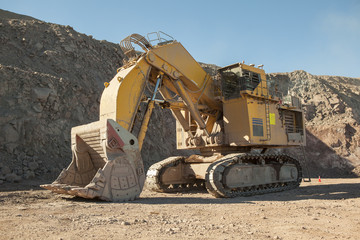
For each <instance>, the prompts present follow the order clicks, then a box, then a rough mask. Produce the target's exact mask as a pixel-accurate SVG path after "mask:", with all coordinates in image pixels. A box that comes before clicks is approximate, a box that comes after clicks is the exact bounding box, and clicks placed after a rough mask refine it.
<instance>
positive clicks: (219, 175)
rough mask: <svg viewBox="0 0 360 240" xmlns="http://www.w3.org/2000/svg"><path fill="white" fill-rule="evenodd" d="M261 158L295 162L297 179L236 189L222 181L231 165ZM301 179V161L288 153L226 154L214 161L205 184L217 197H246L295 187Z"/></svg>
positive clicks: (255, 162) (272, 161)
mask: <svg viewBox="0 0 360 240" xmlns="http://www.w3.org/2000/svg"><path fill="white" fill-rule="evenodd" d="M260 160H261V161H265V164H281V163H284V164H285V163H290V164H294V165H295V166H296V168H297V170H298V178H297V180H296V181H291V182H277V183H270V184H262V185H254V186H250V187H239V188H235V189H229V188H227V187H226V186H225V185H224V184H223V183H222V179H223V173H224V171H225V169H227V168H228V167H230V166H231V165H234V164H240V165H242V164H243V165H245V164H261V163H260ZM301 179H302V171H301V166H300V164H299V162H298V161H297V160H295V159H294V158H292V157H290V156H288V155H260V154H258V155H252V154H239V155H237V156H234V155H232V156H231V157H226V156H225V157H224V158H222V159H220V160H219V161H216V162H214V163H212V164H211V165H210V166H209V168H208V171H207V173H206V181H205V186H206V189H207V190H208V192H209V193H210V194H212V195H213V196H215V197H226V198H230V197H244V196H252V195H259V194H266V193H273V192H281V191H285V190H290V189H294V188H297V187H298V186H299V185H300V183H301Z"/></svg>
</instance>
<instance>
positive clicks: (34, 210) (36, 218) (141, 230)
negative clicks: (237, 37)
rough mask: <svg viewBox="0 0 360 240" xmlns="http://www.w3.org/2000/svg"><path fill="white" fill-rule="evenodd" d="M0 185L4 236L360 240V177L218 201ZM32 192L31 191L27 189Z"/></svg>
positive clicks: (191, 196)
mask: <svg viewBox="0 0 360 240" xmlns="http://www.w3.org/2000/svg"><path fill="white" fill-rule="evenodd" d="M39 184H40V182H39V181H33V182H28V183H27V184H26V185H25V184H20V185H19V184H10V183H7V184H3V185H0V202H1V204H0V231H1V239H57V240H59V239H284V240H285V239H289V240H292V239H303V240H308V239H314V240H315V239H354V240H355V239H359V234H360V219H359V216H360V208H359V205H360V179H359V178H353V179H322V182H318V180H317V179H313V181H312V182H311V183H302V185H301V187H300V188H298V189H295V190H290V191H287V192H281V193H273V194H267V195H262V196H254V197H239V198H233V199H217V198H213V197H211V196H210V195H209V194H207V193H206V192H205V191H204V192H200V193H199V192H190V193H181V194H161V193H153V192H149V191H148V190H145V191H144V192H143V193H142V194H141V196H140V197H141V198H140V199H138V200H136V201H133V202H130V203H108V202H101V201H89V200H84V199H79V198H73V197H69V196H65V195H55V194H52V193H51V192H50V191H46V190H40V189H39V188H38V186H39ZM29 189H30V190H29Z"/></svg>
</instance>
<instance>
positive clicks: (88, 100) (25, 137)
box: [0, 10, 360, 183]
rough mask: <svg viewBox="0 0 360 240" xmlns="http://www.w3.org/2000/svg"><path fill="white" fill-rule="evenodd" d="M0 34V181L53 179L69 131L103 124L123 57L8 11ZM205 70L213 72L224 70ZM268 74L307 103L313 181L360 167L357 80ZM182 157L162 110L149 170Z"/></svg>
mask: <svg viewBox="0 0 360 240" xmlns="http://www.w3.org/2000/svg"><path fill="white" fill-rule="evenodd" d="M0 29H1V33H2V34H1V36H0V42H1V45H0V52H1V54H0V183H2V182H4V181H20V179H21V178H23V179H27V178H32V177H38V178H39V177H50V178H52V179H53V178H54V177H56V176H57V175H58V174H59V172H60V170H61V169H62V168H64V167H66V166H67V165H68V164H69V163H70V161H71V149H70V130H71V128H72V127H74V126H78V125H82V124H86V123H90V122H93V121H97V120H98V112H99V109H98V108H99V101H100V96H101V93H102V90H103V88H104V82H106V81H109V80H110V79H111V78H112V77H113V76H114V75H115V73H116V69H117V68H118V67H120V66H121V65H122V59H123V56H124V55H123V53H122V51H121V49H120V47H119V45H117V44H113V43H109V42H106V41H98V40H95V39H93V38H92V37H91V36H87V35H84V34H81V33H78V32H76V31H74V30H73V29H72V28H71V27H69V26H61V25H57V24H51V23H45V22H42V21H39V20H36V19H34V18H31V17H27V16H22V15H17V14H14V13H10V12H6V11H2V10H1V11H0ZM202 66H203V67H204V69H205V70H206V71H208V72H209V73H210V74H215V73H216V69H217V68H218V67H217V66H215V65H211V64H203V65H202ZM268 76H269V79H270V81H271V82H272V84H273V85H275V84H277V86H278V89H279V90H280V91H281V92H282V93H283V94H286V93H287V92H290V94H294V95H297V96H299V97H301V98H302V99H303V103H304V107H305V110H306V119H307V123H306V125H307V128H308V147H307V149H306V150H307V158H308V162H309V165H311V166H312V167H311V168H312V169H313V170H314V171H316V172H314V173H313V174H314V175H317V173H319V174H322V175H325V176H326V174H327V175H328V176H332V175H333V174H334V173H336V174H341V175H343V174H344V173H348V172H349V171H350V170H352V169H353V168H354V167H355V166H358V165H360V162H359V156H360V146H359V134H358V132H359V130H360V129H359V121H360V109H359V106H360V104H359V101H360V97H359V92H360V87H359V86H360V85H359V84H360V80H359V79H351V78H345V77H330V76H313V75H311V74H308V73H306V72H304V71H295V72H292V73H276V74H269V75H268ZM190 153H191V152H190ZM178 154H184V152H181V151H177V150H176V144H175V121H174V119H173V117H172V116H171V113H170V112H169V111H167V110H161V109H160V108H158V107H157V108H156V109H155V111H154V112H153V116H152V118H151V120H150V125H149V130H148V133H147V136H146V138H145V143H144V145H143V149H142V156H143V160H144V165H145V168H146V169H147V168H148V167H149V166H150V165H151V164H152V163H154V162H157V161H159V160H161V159H163V158H166V157H168V156H171V155H178ZM186 154H189V152H187V153H186ZM358 171H360V170H358Z"/></svg>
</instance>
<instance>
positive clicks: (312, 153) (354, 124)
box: [268, 71, 360, 176]
mask: <svg viewBox="0 0 360 240" xmlns="http://www.w3.org/2000/svg"><path fill="white" fill-rule="evenodd" d="M268 79H269V81H270V83H271V84H272V85H273V86H275V85H276V88H277V89H278V90H279V92H281V93H282V94H284V95H286V94H290V95H293V96H298V97H300V98H301V99H302V103H303V108H304V110H305V118H306V123H305V124H306V128H307V147H306V154H307V159H308V161H309V162H308V166H310V167H311V168H312V172H313V174H314V175H316V173H318V174H319V175H323V176H334V175H339V174H340V175H341V174H346V172H348V173H349V172H350V171H351V170H354V171H353V172H354V173H357V174H358V172H359V166H360V135H359V133H360V126H359V123H360V79H358V78H348V77H338V76H315V75H311V74H309V73H307V72H305V71H294V72H291V73H272V74H268ZM354 168H355V169H354Z"/></svg>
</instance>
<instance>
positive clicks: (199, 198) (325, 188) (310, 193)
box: [63, 180, 360, 205]
mask: <svg viewBox="0 0 360 240" xmlns="http://www.w3.org/2000/svg"><path fill="white" fill-rule="evenodd" d="M144 195H145V196H144ZM146 195H148V194H147V193H145V194H143V196H140V198H139V199H136V200H135V201H130V202H126V204H149V205H161V204H234V203H243V204H257V203H258V202H264V201H274V202H288V201H300V200H312V199H315V200H346V199H352V198H360V180H359V182H358V183H340V184H322V185H318V184H317V185H308V186H301V187H300V188H297V189H293V190H289V191H284V192H278V193H269V194H264V195H256V196H250V197H236V198H214V197H212V196H211V195H210V194H208V193H207V192H206V191H205V190H204V191H196V192H195V191H189V192H184V193H166V194H165V193H159V195H161V196H146ZM154 195H157V194H154ZM63 199H64V200H66V201H74V202H83V203H87V202H89V203H90V202H91V203H97V204H114V203H111V202H104V201H101V200H96V199H84V198H80V197H63Z"/></svg>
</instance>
